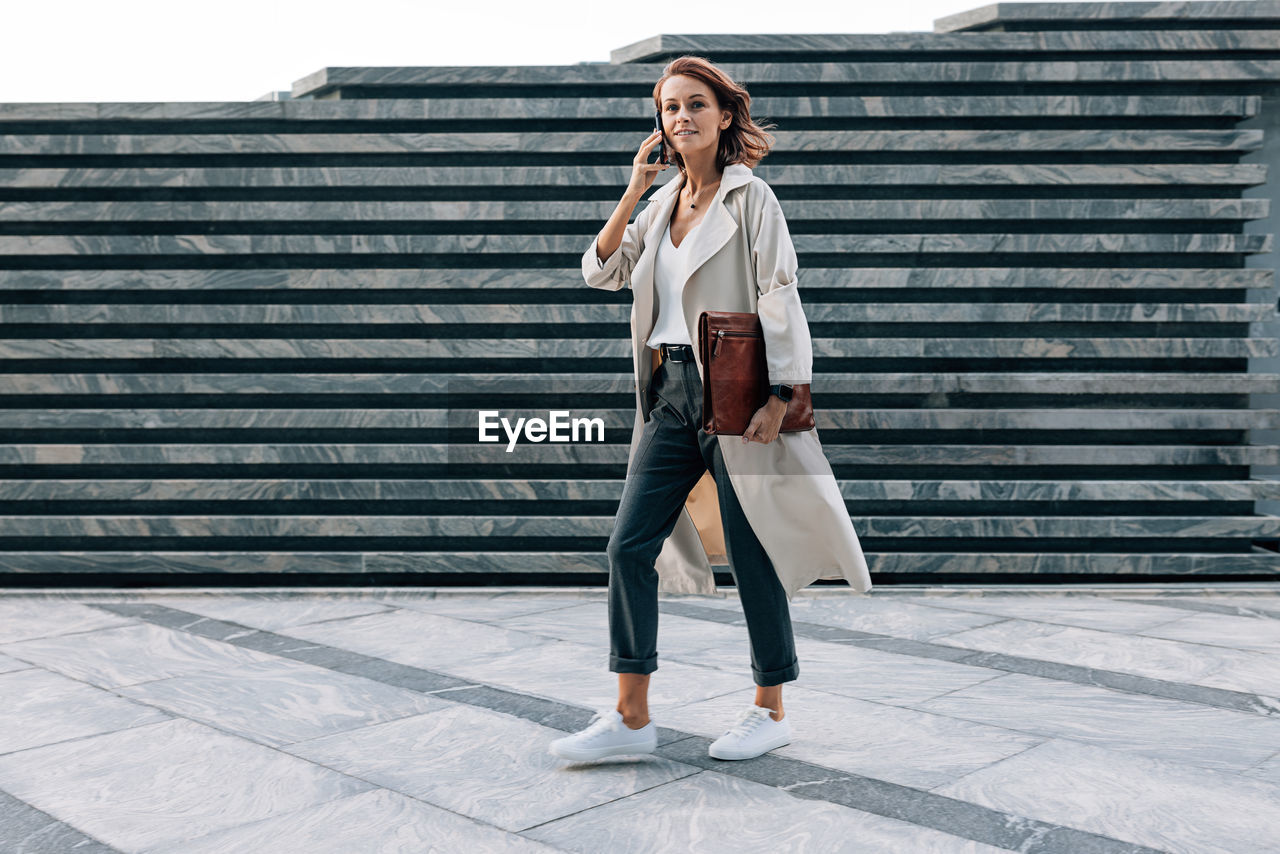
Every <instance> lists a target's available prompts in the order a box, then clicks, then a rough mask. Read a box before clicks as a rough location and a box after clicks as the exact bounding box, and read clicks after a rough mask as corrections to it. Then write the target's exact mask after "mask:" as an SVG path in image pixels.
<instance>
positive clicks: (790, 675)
mask: <svg viewBox="0 0 1280 854" xmlns="http://www.w3.org/2000/svg"><path fill="white" fill-rule="evenodd" d="M751 675H752V676H753V677H754V678H755V680H756V684H757V685H759V686H760V687H761V688H768V687H769V686H770V685H781V684H782V683H783V682H791V681H794V680H796V679H799V678H800V662H799V661H798V660H797V661H793V662H791V665H790V666H789V667H784V668H782V669H781V670H768V671H765V670H756V669H755V667H752V668H751Z"/></svg>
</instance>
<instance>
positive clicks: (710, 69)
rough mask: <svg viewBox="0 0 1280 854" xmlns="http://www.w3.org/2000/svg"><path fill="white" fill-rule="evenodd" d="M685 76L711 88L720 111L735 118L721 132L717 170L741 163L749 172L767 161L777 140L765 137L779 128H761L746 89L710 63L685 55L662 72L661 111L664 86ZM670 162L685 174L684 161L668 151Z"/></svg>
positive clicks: (657, 102) (656, 97)
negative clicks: (726, 112)
mask: <svg viewBox="0 0 1280 854" xmlns="http://www.w3.org/2000/svg"><path fill="white" fill-rule="evenodd" d="M677 74H683V75H685V76H687V77H693V78H696V79H698V80H701V81H702V82H703V83H705V84H707V85H708V86H710V87H711V92H712V94H713V95H714V96H715V99H716V101H717V102H718V103H719V105H720V109H721V110H728V111H729V112H730V113H732V114H733V118H732V120H731V121H730V123H729V126H728V127H727V128H725V129H724V130H722V131H720V146H719V148H718V149H717V151H716V168H718V169H720V170H722V171H723V169H724V167H726V166H728V165H729V164H730V163H742V164H744V165H746V167H747V168H748V169H753V168H755V166H756V164H757V163H759V162H760V161H761V160H763V159H764V157H765V155H767V154H768V153H769V149H771V148H773V143H774V141H775V140H774V138H773V135H772V134H769V133H766V130H765V129H766V128H776V127H777V125H775V124H765V125H758V124H756V123H755V122H754V121H753V120H752V118H751V96H750V95H748V94H747V90H746V87H745V86H742V85H740V84H738V83H736V82H734V80H733V78H731V77H730V76H729V75H728V74H725V73H724V72H723V71H721V70H720V69H719V68H717V67H716V66H715V65H713V64H712V63H711V61H710V60H708V59H706V58H704V57H701V56H693V55H690V54H686V55H684V56H678V57H676V58H675V59H673V60H671V62H669V63H667V66H666V67H665V68H663V69H662V76H661V77H659V78H658V82H657V83H655V84H654V86H653V104H654V106H655V107H657V109H658V111H659V112H661V110H662V100H661V99H662V84H663V83H666V82H667V80H668V79H669V78H671V77H674V76H675V75H677ZM667 154H668V156H669V157H670V158H671V162H672V163H674V164H676V166H677V167H679V169H680V171H681V172H684V171H685V168H684V158H683V157H681V156H680V155H679V154H678V153H677V152H675V151H674V150H672V148H671V146H668V147H667Z"/></svg>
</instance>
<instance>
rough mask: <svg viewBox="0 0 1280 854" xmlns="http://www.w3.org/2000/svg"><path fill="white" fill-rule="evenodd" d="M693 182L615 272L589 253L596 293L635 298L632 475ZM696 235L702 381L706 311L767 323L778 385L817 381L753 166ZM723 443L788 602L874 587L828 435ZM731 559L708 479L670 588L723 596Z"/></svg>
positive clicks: (660, 206) (729, 171) (671, 551)
mask: <svg viewBox="0 0 1280 854" xmlns="http://www.w3.org/2000/svg"><path fill="white" fill-rule="evenodd" d="M683 183H684V176H683V175H682V174H680V173H679V172H677V174H676V175H675V176H674V177H673V178H672V179H671V180H670V181H668V182H667V183H666V184H665V185H663V186H662V187H661V188H660V189H658V190H657V191H655V192H654V193H653V195H652V197H651V198H650V200H649V203H648V206H647V207H645V209H644V210H642V211H641V212H640V214H639V215H638V216H637V217H636V219H635V221H634V222H632V223H630V224H628V225H627V229H626V233H625V234H624V236H623V239H622V244H621V245H620V246H619V247H618V249H617V250H616V251H615V252H614V253H613V255H612V256H610V257H609V258H608V259H607V260H606V261H605V262H604V264H603V265H601V263H600V259H599V257H598V254H597V252H596V242H597V240H598V239H599V238H598V237H597V238H595V239H593V240H592V241H591V246H590V247H589V248H588V249H587V251H586V252H585V253H584V254H583V256H582V275H583V278H585V279H586V282H587V284H588V285H590V286H591V287H593V288H603V289H605V290H611V291H616V290H619V289H620V288H622V287H624V286H628V285H629V286H630V287H631V289H632V292H633V301H632V306H631V351H632V357H633V364H634V373H635V379H636V418H635V425H634V427H633V429H632V434H631V450H630V454H629V456H628V462H627V465H628V469H629V468H630V466H631V464H632V463H633V462H634V460H635V451H636V448H637V446H638V445H639V440H640V435H641V432H642V431H643V430H644V425H645V422H647V421H648V420H649V406H648V400H649V394H648V391H649V382H650V380H651V379H652V377H653V371H654V369H655V368H656V366H657V364H658V353H657V352H656V351H655V350H653V349H651V348H650V347H649V346H648V345H647V343H646V341H647V340H648V338H649V334H650V332H652V330H653V326H654V323H655V322H656V321H657V301H656V299H655V289H654V260H655V255H656V253H657V247H658V242H659V241H660V240H661V239H662V236H663V233H664V232H665V230H666V226H667V223H668V221H669V220H670V218H671V213H672V211H673V210H674V208H675V205H676V202H677V200H678V190H679V189H680V186H681V185H682V184H683ZM687 239H688V240H690V245H689V247H688V249H689V251H688V252H685V253H683V255H684V257H685V259H686V263H687V266H686V269H685V283H684V290H683V295H682V303H683V306H682V307H683V309H684V320H685V325H686V327H687V328H688V330H689V340H690V341H692V342H694V353H695V361H696V362H697V368H698V371H699V373H700V374H701V371H702V363H701V360H700V359H699V358H698V356H697V355H696V354H697V352H698V347H697V344H698V317H699V315H700V314H701V313H702V312H703V311H705V310H719V311H750V312H757V313H758V314H759V315H760V325H761V327H762V329H763V332H764V338H765V353H766V359H767V362H768V369H769V382H770V383H787V384H791V385H795V384H799V383H807V382H810V380H811V378H812V371H813V347H812V343H811V340H810V337H809V324H808V321H807V320H806V319H805V316H804V310H803V309H802V308H801V305H800V296H799V293H798V292H797V290H796V285H797V282H796V268H797V262H796V253H795V248H794V247H793V246H792V243H791V235H790V233H789V231H788V229H787V223H786V219H785V218H784V217H783V215H782V208H781V206H780V205H779V204H778V200H777V198H776V197H775V196H774V194H773V190H772V188H770V187H769V185H768V184H767V183H765V181H764V180H763V179H761V178H758V177H756V176H755V175H754V174H752V171H751V169H750V168H748V167H747V166H745V165H743V164H740V163H739V164H730V165H729V166H727V167H725V170H724V174H723V176H722V177H721V180H720V187H719V189H718V191H717V192H716V196H715V198H714V199H713V200H712V201H711V204H710V205H709V207H708V210H707V212H706V214H705V215H704V219H703V220H702V223H701V226H700V227H699V228H698V229H697V230H696V231H694V232H692V233H691V234H690V235H689V237H688V238H687ZM681 245H682V247H683V244H681ZM753 285H754V287H753ZM717 440H718V441H719V443H720V450H721V451H722V452H723V454H724V462H725V468H726V469H727V470H728V472H729V481H730V483H731V484H732V485H733V489H734V492H735V493H736V494H737V496H738V499H739V501H740V502H741V504H742V510H743V514H744V515H745V516H746V518H747V521H748V522H749V523H750V524H751V529H752V530H753V531H754V532H755V534H756V536H757V537H758V538H759V539H760V543H761V545H762V546H764V550H765V552H766V553H767V554H768V555H769V559H770V560H771V561H772V562H773V565H774V568H775V570H776V571H777V573H778V578H779V580H780V581H781V582H782V586H783V588H784V589H785V590H786V593H787V598H788V600H790V599H791V598H792V597H794V596H795V594H796V592H797V591H799V590H801V589H803V588H804V587H806V586H807V585H809V584H810V583H812V582H813V581H816V580H818V579H826V578H831V579H838V578H844V579H845V580H846V581H848V583H849V586H850V587H852V588H854V589H855V590H857V591H858V592H861V593H865V592H868V591H870V589H871V577H870V574H869V573H868V571H867V562H866V559H865V558H864V557H863V554H862V547H861V545H860V544H859V542H858V537H857V535H856V534H855V533H854V530H853V524H852V523H851V522H850V520H849V514H848V511H847V510H846V509H845V505H844V499H843V498H842V497H841V495H840V488H839V485H838V484H837V483H836V479H835V477H834V475H833V474H832V472H831V466H830V464H829V463H828V462H827V458H826V456H825V455H824V454H823V451H822V445H821V444H820V443H819V441H818V431H817V429H816V428H815V429H813V430H808V431H804V432H794V433H780V434H778V438H776V439H775V440H774V441H772V442H770V443H768V444H761V443H759V442H750V443H748V444H746V445H744V444H743V443H742V438H741V437H740V436H718V437H717ZM727 562H728V561H727V559H726V557H725V547H724V531H723V528H722V526H721V521H720V509H719V500H718V498H717V496H716V488H715V481H714V480H713V479H712V477H711V472H710V471H707V472H706V473H705V474H704V475H703V477H702V480H701V481H699V482H698V484H697V485H696V486H695V487H694V489H693V491H692V492H691V493H690V494H689V497H688V499H687V500H686V501H685V506H684V509H683V510H682V511H681V513H680V515H679V518H678V520H677V522H676V526H675V529H674V530H673V531H672V533H671V536H669V537H668V538H667V540H666V542H665V543H664V544H663V547H662V551H661V553H660V554H659V555H658V559H657V562H656V565H655V569H656V571H657V573H658V578H659V581H658V590H659V592H663V593H703V594H715V593H716V588H715V579H714V576H713V575H712V572H711V564H712V563H721V564H724V563H727Z"/></svg>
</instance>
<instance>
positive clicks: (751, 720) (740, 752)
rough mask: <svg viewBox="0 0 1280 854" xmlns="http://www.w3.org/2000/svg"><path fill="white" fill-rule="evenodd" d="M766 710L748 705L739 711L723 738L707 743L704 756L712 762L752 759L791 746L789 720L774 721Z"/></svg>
mask: <svg viewBox="0 0 1280 854" xmlns="http://www.w3.org/2000/svg"><path fill="white" fill-rule="evenodd" d="M771 714H773V709H766V708H764V707H763V706H757V705H755V704H754V703H752V704H751V705H750V706H749V707H748V708H745V709H743V710H742V712H741V713H740V714H739V715H738V720H737V721H735V722H734V724H733V726H732V727H730V728H729V729H728V730H727V731H726V732H725V734H724V735H722V736H720V737H719V738H717V739H716V740H715V741H713V742H711V746H710V747H709V748H707V754H708V755H709V756H712V757H714V758H715V759H752V758H754V757H756V756H759V755H760V754H762V753H767V752H769V751H770V750H773V749H774V748H775V747H782V746H783V745H784V744H790V743H791V720H790V718H787V717H783V719H782V720H780V721H775V720H774V719H773V718H771V717H770V715H771Z"/></svg>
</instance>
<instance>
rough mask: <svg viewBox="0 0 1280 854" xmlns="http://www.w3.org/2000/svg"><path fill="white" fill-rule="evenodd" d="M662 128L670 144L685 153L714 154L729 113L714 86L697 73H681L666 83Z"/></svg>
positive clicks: (727, 121)
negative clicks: (722, 106)
mask: <svg viewBox="0 0 1280 854" xmlns="http://www.w3.org/2000/svg"><path fill="white" fill-rule="evenodd" d="M661 98H662V128H663V130H665V131H666V133H667V144H668V145H670V146H671V147H672V148H674V149H675V151H677V152H678V153H679V154H680V155H681V156H682V157H685V158H686V159H687V158H688V156H689V154H691V153H693V152H697V151H703V150H709V151H710V152H711V154H712V155H713V156H714V155H715V152H716V150H717V147H718V146H719V145H720V131H721V130H723V129H724V128H725V127H728V125H729V114H728V112H726V111H722V110H721V109H720V104H719V103H718V102H717V101H716V96H715V94H714V93H713V92H712V91H711V87H710V86H708V85H707V84H705V83H703V82H702V81H701V80H698V79H697V78H695V77H687V76H685V75H683V74H677V75H675V76H673V77H669V78H667V81H666V82H665V83H663V84H662V95H661Z"/></svg>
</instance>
